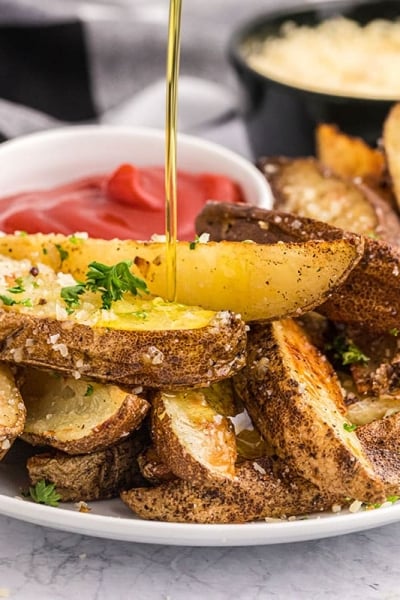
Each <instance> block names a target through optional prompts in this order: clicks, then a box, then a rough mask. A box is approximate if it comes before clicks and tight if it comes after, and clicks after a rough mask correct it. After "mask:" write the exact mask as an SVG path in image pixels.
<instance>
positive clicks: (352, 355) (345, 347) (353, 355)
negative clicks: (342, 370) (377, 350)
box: [326, 335, 369, 366]
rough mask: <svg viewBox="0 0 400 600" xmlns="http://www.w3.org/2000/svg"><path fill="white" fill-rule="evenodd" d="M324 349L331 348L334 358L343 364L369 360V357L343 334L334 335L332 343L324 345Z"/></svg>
mask: <svg viewBox="0 0 400 600" xmlns="http://www.w3.org/2000/svg"><path fill="white" fill-rule="evenodd" d="M326 349H327V350H333V353H334V354H333V357H334V359H336V360H338V361H340V362H341V364H342V365H343V366H345V365H352V364H354V363H366V362H368V361H369V357H368V356H366V355H365V354H364V353H363V352H362V350H360V348H358V346H356V345H355V344H354V343H353V342H352V340H349V339H348V338H346V336H344V335H338V336H336V337H335V338H334V340H333V342H332V344H327V345H326Z"/></svg>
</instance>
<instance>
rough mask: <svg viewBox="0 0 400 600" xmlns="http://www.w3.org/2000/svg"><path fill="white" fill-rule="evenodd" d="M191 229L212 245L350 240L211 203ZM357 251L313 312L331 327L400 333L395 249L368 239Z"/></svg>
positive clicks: (293, 219) (399, 268)
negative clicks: (336, 323)
mask: <svg viewBox="0 0 400 600" xmlns="http://www.w3.org/2000/svg"><path fill="white" fill-rule="evenodd" d="M196 229H197V231H198V233H201V232H203V231H209V232H210V234H211V238H212V239H214V240H216V241H218V240H220V239H223V238H226V239H229V240H244V239H251V240H253V241H255V242H258V243H262V244H271V243H272V244H273V243H276V242H277V241H284V242H286V241H292V242H296V241H298V242H299V241H304V240H308V239H326V240H331V239H340V238H341V237H343V236H347V235H352V234H348V233H345V232H343V230H341V229H338V228H335V227H332V226H331V225H329V224H327V223H322V222H320V221H315V220H313V219H308V218H306V217H300V216H297V215H292V214H288V213H284V212H280V211H268V210H264V209H261V208H255V207H247V206H233V205H232V206H230V205H229V204H226V203H225V204H222V203H215V202H214V203H208V204H207V205H206V206H205V207H204V209H203V210H202V212H201V213H200V215H199V216H198V218H197V222H196ZM356 239H357V236H356ZM399 239H400V238H399ZM361 247H362V248H363V250H362V252H363V254H362V258H361V260H359V261H358V263H357V264H356V265H355V266H354V268H353V270H351V272H350V273H349V275H348V277H347V278H346V279H345V280H344V282H343V283H342V284H341V285H339V286H337V287H336V288H335V289H333V290H332V293H331V294H330V295H329V298H328V299H327V300H326V301H322V302H321V303H320V305H319V306H318V311H319V312H321V313H323V314H324V315H326V316H327V317H328V318H329V319H331V320H333V321H339V322H343V323H347V324H349V325H354V326H357V325H358V326H362V327H363V328H365V329H370V330H371V331H374V332H384V333H387V332H388V331H390V330H391V329H395V328H397V329H400V293H399V291H400V249H399V248H397V247H394V246H390V245H389V244H386V243H385V242H382V241H379V240H375V239H371V238H368V237H364V239H363V241H362V242H361Z"/></svg>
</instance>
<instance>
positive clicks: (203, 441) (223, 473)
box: [152, 384, 237, 484]
mask: <svg viewBox="0 0 400 600" xmlns="http://www.w3.org/2000/svg"><path fill="white" fill-rule="evenodd" d="M216 385H218V384H216ZM208 393H209V389H204V390H201V389H188V390H182V391H180V392H175V393H172V392H160V393H158V394H156V396H155V397H154V398H153V399H152V407H153V410H152V439H153V442H154V446H155V450H156V452H157V454H158V456H159V457H160V458H161V460H162V462H163V463H164V464H165V465H167V467H169V469H170V470H171V471H172V472H173V473H174V474H175V475H176V476H177V477H180V478H181V479H185V480H188V481H190V482H192V483H194V484H201V483H203V482H204V481H218V480H221V479H232V478H233V477H234V476H235V462H236V458H237V449H236V440H235V433H234V431H233V428H232V427H231V425H230V422H229V421H228V419H227V418H226V417H224V416H222V415H221V414H219V413H218V412H216V411H215V410H214V409H213V408H212V406H211V405H210V404H209V403H208V402H207V395H208Z"/></svg>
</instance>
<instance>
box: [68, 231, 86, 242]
mask: <svg viewBox="0 0 400 600" xmlns="http://www.w3.org/2000/svg"><path fill="white" fill-rule="evenodd" d="M68 239H69V241H70V242H71V244H82V242H83V238H81V237H78V236H77V235H76V234H75V233H73V234H72V235H70V236H69V238H68Z"/></svg>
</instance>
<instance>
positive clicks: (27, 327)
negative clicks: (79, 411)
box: [0, 256, 246, 387]
mask: <svg viewBox="0 0 400 600" xmlns="http://www.w3.org/2000/svg"><path fill="white" fill-rule="evenodd" d="M0 258H1V268H2V269H4V271H5V273H6V274H7V275H6V276H5V277H3V279H2V282H1V285H0V300H1V303H2V305H1V307H0V341H1V344H0V360H3V361H5V362H11V363H19V364H21V365H29V366H34V367H35V366H36V367H41V368H48V369H53V370H56V371H59V372H61V373H65V374H67V375H73V376H79V375H84V376H86V377H91V378H94V379H98V380H100V381H108V382H110V381H111V382H117V383H119V384H123V385H145V386H151V387H165V386H168V387H173V386H174V385H176V386H181V387H183V386H191V385H196V384H198V385H199V386H201V385H208V384H209V383H210V382H212V381H216V380H219V379H223V378H224V377H227V376H229V375H230V374H231V373H233V372H235V371H236V369H238V368H241V367H242V366H243V364H244V352H245V345H246V331H245V323H244V322H243V321H242V320H241V318H240V317H239V316H238V315H235V314H232V313H230V312H228V311H225V310H224V311H220V312H217V313H216V312H214V311H208V310H205V309H202V308H199V307H195V306H192V307H187V306H184V305H181V304H178V303H176V302H171V303H169V302H165V301H163V300H162V299H161V298H153V299H152V298H148V299H147V300H145V299H143V298H142V297H141V298H140V299H139V300H138V299H137V296H135V295H133V293H131V292H129V291H127V292H126V293H124V295H123V296H122V298H121V299H118V300H117V301H116V302H114V303H113V304H112V305H111V306H110V307H108V306H107V307H106V308H105V307H104V306H103V305H102V299H103V293H102V289H100V290H98V291H96V290H93V291H87V290H82V287H80V285H83V284H77V282H76V280H74V279H73V278H71V276H70V275H69V274H66V275H64V274H62V273H59V274H56V273H55V271H53V270H52V269H50V268H49V267H46V266H45V265H42V264H40V263H37V264H35V265H33V264H32V263H31V262H30V261H29V260H22V261H17V260H12V259H8V258H5V257H3V256H1V257H0ZM120 264H122V265H123V267H124V268H125V270H126V271H128V266H127V265H126V264H124V263H120ZM128 274H129V271H128ZM108 276H109V275H108ZM114 276H115V274H114ZM117 281H118V282H119V280H117ZM77 287H78V291H79V294H78V295H77V294H76V293H75V291H76V288H77ZM71 290H72V292H73V293H72V297H71ZM135 291H136V290H135ZM64 292H66V295H63V293H64ZM66 298H68V300H69V301H71V302H72V303H73V304H72V307H71V304H69V303H68V302H67V301H66ZM71 298H72V300H71ZM110 304H111V301H110ZM227 339H228V340H229V343H227V341H226V340H227Z"/></svg>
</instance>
